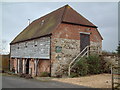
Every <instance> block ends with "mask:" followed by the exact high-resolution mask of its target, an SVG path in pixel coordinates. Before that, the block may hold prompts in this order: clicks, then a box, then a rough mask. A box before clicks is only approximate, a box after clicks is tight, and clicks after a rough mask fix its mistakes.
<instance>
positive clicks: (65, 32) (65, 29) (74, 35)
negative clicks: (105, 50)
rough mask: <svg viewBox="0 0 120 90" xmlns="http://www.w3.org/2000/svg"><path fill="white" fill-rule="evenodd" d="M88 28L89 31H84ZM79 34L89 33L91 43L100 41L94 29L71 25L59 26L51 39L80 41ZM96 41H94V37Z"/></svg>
mask: <svg viewBox="0 0 120 90" xmlns="http://www.w3.org/2000/svg"><path fill="white" fill-rule="evenodd" d="M88 28H90V30H89V31H87V30H86V29H88ZM80 32H89V33H91V35H90V41H93V42H98V41H99V42H101V41H102V39H101V37H100V35H99V33H98V31H97V30H96V28H92V27H85V26H79V25H72V24H60V25H59V26H58V28H57V29H56V30H54V32H53V35H52V38H66V39H75V40H80ZM95 35H96V37H97V39H96V37H95Z"/></svg>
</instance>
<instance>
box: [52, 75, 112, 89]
mask: <svg viewBox="0 0 120 90" xmlns="http://www.w3.org/2000/svg"><path fill="white" fill-rule="evenodd" d="M52 80H54V81H60V82H65V83H71V84H76V85H83V86H88V87H93V88H111V74H99V75H91V76H84V77H78V78H53V79H52Z"/></svg>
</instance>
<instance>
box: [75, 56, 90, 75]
mask: <svg viewBox="0 0 120 90" xmlns="http://www.w3.org/2000/svg"><path fill="white" fill-rule="evenodd" d="M78 60H79V59H78ZM73 69H74V73H77V75H76V76H85V75H87V73H88V64H87V60H86V57H84V58H81V59H80V60H79V61H78V62H77V63H76V65H75V66H74V68H73Z"/></svg>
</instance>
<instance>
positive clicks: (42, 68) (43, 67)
mask: <svg viewBox="0 0 120 90" xmlns="http://www.w3.org/2000/svg"><path fill="white" fill-rule="evenodd" d="M41 72H48V73H50V60H39V62H38V76H39V75H41Z"/></svg>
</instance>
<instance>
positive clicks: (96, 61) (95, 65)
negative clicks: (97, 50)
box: [87, 54, 101, 74]
mask: <svg viewBox="0 0 120 90" xmlns="http://www.w3.org/2000/svg"><path fill="white" fill-rule="evenodd" d="M87 63H88V69H89V70H88V73H89V74H99V73H100V72H101V70H100V57H99V56H98V55H96V54H94V55H90V56H89V57H87Z"/></svg>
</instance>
